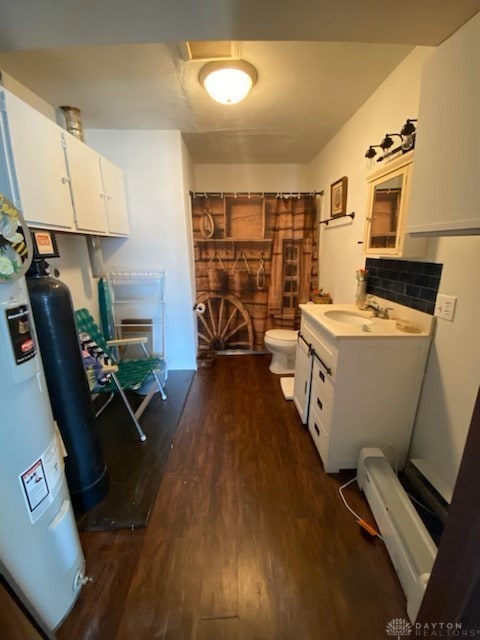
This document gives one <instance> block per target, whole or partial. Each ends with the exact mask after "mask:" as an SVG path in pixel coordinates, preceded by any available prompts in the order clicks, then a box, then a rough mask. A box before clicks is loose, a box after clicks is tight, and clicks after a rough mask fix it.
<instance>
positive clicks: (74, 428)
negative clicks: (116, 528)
mask: <svg viewBox="0 0 480 640" xmlns="http://www.w3.org/2000/svg"><path fill="white" fill-rule="evenodd" d="M27 285H28V292H29V295H30V301H31V305H32V312H33V317H34V320H35V327H36V331H37V336H38V345H39V350H40V354H41V357H42V361H43V368H44V370H45V377H46V380H47V386H48V392H49V395H50V402H51V405H52V411H53V416H54V418H55V420H56V422H57V424H58V427H59V429H60V433H61V434H62V438H63V440H64V443H65V447H66V449H67V453H68V456H67V458H66V463H65V474H66V477H67V483H68V487H69V490H70V495H71V498H72V504H73V506H74V508H75V509H76V511H87V510H88V509H90V508H92V507H93V506H94V505H95V504H97V503H98V502H99V501H100V500H101V499H102V498H103V497H104V496H105V495H106V493H107V490H108V474H107V468H106V465H105V461H104V458H103V453H102V450H101V446H100V440H99V436H98V431H97V427H96V422H95V413H94V410H93V405H92V400H91V395H90V389H89V387H88V382H87V378H86V375H85V371H84V367H83V361H82V355H81V351H80V344H79V341H78V335H77V330H76V327H75V319H74V312H73V305H72V299H71V295H70V290H69V288H68V287H67V285H65V284H64V283H63V282H61V281H60V280H58V279H57V278H54V277H52V276H51V275H49V273H48V264H47V263H46V262H45V261H44V260H34V262H33V263H32V266H31V267H30V270H29V272H28V274H27Z"/></svg>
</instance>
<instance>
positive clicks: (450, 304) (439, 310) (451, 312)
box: [435, 293, 457, 322]
mask: <svg viewBox="0 0 480 640" xmlns="http://www.w3.org/2000/svg"><path fill="white" fill-rule="evenodd" d="M456 304H457V298H456V296H447V295H445V294H444V293H439V294H438V295H437V300H436V302H435V316H436V317H437V318H443V320H449V321H450V322H453V318H454V317H455V307H456Z"/></svg>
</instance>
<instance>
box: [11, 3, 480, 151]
mask: <svg viewBox="0 0 480 640" xmlns="http://www.w3.org/2000/svg"><path fill="white" fill-rule="evenodd" d="M439 7H441V10H439ZM478 10H480V0H456V2H455V3H452V2H451V1H450V0H445V1H442V0H403V1H402V2H401V3H397V2H390V3H387V2H385V1H384V2H382V3H379V2H378V0H330V1H328V2H327V1H325V0H324V1H323V2H322V1H321V0H318V1H317V2H311V0H296V2H292V1H287V0H284V1H283V2H282V3H279V2H278V0H263V2H258V0H203V1H202V2H198V0H136V1H134V0H131V2H129V1H128V0H124V1H123V2H118V0H102V1H101V2H98V1H94V0H85V1H84V2H81V3H79V2H78V0H76V1H75V2H73V1H71V0H35V1H33V0H2V20H1V22H0V68H2V69H4V70H5V71H6V72H7V73H9V74H10V75H12V76H13V77H14V78H16V79H17V80H18V81H19V82H21V83H23V84H24V85H26V86H27V87H29V88H30V89H31V90H32V91H34V92H35V93H37V94H38V95H40V96H41V97H42V98H43V99H45V100H46V101H47V102H49V103H50V104H52V105H54V106H58V105H61V104H69V105H72V106H77V107H79V108H80V109H81V111H82V117H83V123H84V127H85V128H87V129H88V128H107V129H109V128H110V129H112V128H114V129H117V128H118V129H178V130H180V131H182V133H183V134H184V138H185V141H186V144H187V146H188V148H189V150H190V153H191V155H192V159H193V160H194V162H196V163H205V162H207V163H242V162H249V163H258V162H266V163H275V162H282V163H285V162H286V163H305V162H309V161H310V160H311V159H312V158H313V157H314V155H315V154H316V153H318V151H319V150H320V149H321V148H322V147H323V146H324V145H325V144H326V143H327V142H328V140H329V139H330V138H331V137H332V136H333V135H334V134H335V132H336V131H338V129H339V128H340V127H341V126H342V125H343V124H344V122H345V121H346V120H348V118H349V117H350V116H351V115H352V114H353V113H354V112H355V111H356V110H357V109H358V108H359V107H360V106H361V105H362V104H363V102H365V100H366V99H367V98H368V96H369V95H370V94H371V93H372V92H373V91H374V90H375V89H376V87H378V86H379V85H380V84H381V83H382V82H383V80H384V79H385V78H386V77H387V75H388V74H389V73H390V72H391V71H392V70H393V68H394V67H395V66H397V65H398V64H399V62H400V61H401V60H402V59H403V58H404V57H405V56H406V55H407V54H408V53H409V51H411V49H412V47H413V46H414V45H437V44H439V43H440V42H442V41H443V40H444V39H445V38H447V37H448V36H449V35H450V34H451V33H453V32H454V31H455V30H456V29H457V28H458V27H459V26H461V25H462V24H463V23H464V22H466V21H467V20H468V19H469V18H470V17H471V16H472V15H474V14H475V13H476V12H477V11H478ZM186 39H191V40H205V39H206V40H220V39H227V40H241V41H242V44H241V50H242V57H243V58H244V59H245V60H248V61H249V62H251V63H252V64H253V65H254V66H255V67H256V68H257V71H258V82H257V84H256V85H255V87H254V88H253V90H252V92H251V94H250V95H249V96H248V98H247V99H246V100H245V101H244V102H242V103H240V104H237V105H228V106H223V105H218V104H216V103H214V102H213V101H212V100H211V99H210V98H209V97H208V96H207V95H206V93H205V92H204V90H203V89H202V87H201V86H200V84H199V82H198V72H199V70H200V68H201V66H202V64H203V63H202V62H200V61H186V60H185V59H184V58H183V57H182V55H181V47H180V43H182V42H183V41H185V40H186Z"/></svg>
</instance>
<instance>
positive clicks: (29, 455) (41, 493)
mask: <svg viewBox="0 0 480 640" xmlns="http://www.w3.org/2000/svg"><path fill="white" fill-rule="evenodd" d="M29 249H30V250H29ZM19 253H21V255H22V257H20V255H19ZM30 261H31V241H30V236H29V231H28V229H27V227H26V225H25V223H24V221H23V218H22V217H21V215H20V214H19V212H18V210H17V209H16V208H15V207H13V205H12V203H11V202H9V201H8V200H7V199H6V198H5V197H4V196H3V195H2V194H0V560H1V562H2V564H3V565H4V566H5V567H6V569H7V571H8V573H9V574H10V575H11V576H12V578H13V580H14V581H15V584H16V586H17V587H18V588H19V589H20V590H21V592H22V595H23V596H24V598H25V599H26V600H27V601H28V602H29V603H30V604H31V605H32V609H33V610H35V611H36V613H37V614H38V615H39V616H40V617H41V618H42V621H43V622H44V623H45V625H46V626H47V627H48V628H50V629H52V630H53V629H54V628H55V627H57V626H58V625H59V624H60V622H61V621H62V620H63V618H64V617H65V616H66V615H67V613H68V612H69V610H70V608H71V607H72V606H73V604H74V602H75V600H76V598H77V596H78V594H79V591H80V589H81V586H82V584H83V582H84V571H85V561H84V557H83V553H82V549H81V546H80V541H79V538H78V533H77V528H76V524H75V519H74V516H73V511H72V506H71V502H70V497H69V493H68V489H67V484H66V480H65V474H64V463H63V455H62V452H61V450H60V445H59V441H58V438H57V436H56V431H55V425H54V421H53V416H52V411H51V408H50V401H49V396H48V391H47V386H46V382H45V377H44V373H43V369H42V364H41V359H40V355H39V352H38V348H37V344H36V338H35V328H34V325H33V320H32V314H31V311H30V304H29V299H28V293H27V285H26V281H25V278H24V273H25V271H26V269H27V268H28V266H29V264H30Z"/></svg>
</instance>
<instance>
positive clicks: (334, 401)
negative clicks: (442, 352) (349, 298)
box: [294, 299, 433, 473]
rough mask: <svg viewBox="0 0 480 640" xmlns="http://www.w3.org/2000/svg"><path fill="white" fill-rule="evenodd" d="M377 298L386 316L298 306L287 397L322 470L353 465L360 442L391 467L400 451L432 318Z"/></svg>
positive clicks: (397, 463)
mask: <svg viewBox="0 0 480 640" xmlns="http://www.w3.org/2000/svg"><path fill="white" fill-rule="evenodd" d="M377 300H379V301H380V303H381V304H382V305H383V304H385V306H387V305H388V306H390V307H394V309H393V310H392V311H391V317H392V318H393V319H380V318H372V317H371V316H372V314H371V312H368V311H359V310H358V309H357V307H355V306H354V305H315V304H304V305H300V309H301V311H302V320H301V327H300V332H299V336H298V342H297V353H296V365H295V385H294V403H295V406H296V408H297V410H298V413H299V415H300V418H301V419H302V422H303V423H304V424H307V425H308V430H309V432H310V434H311V436H312V438H313V441H314V443H315V446H316V447H317V449H318V452H319V454H320V457H321V459H322V462H323V464H324V467H325V471H327V472H328V473H335V472H338V471H339V470H340V469H347V468H348V469H353V468H356V467H357V463H358V456H359V453H360V450H361V449H362V448H364V447H379V448H381V449H383V450H384V452H385V455H386V456H387V457H388V458H389V459H390V461H391V462H392V464H393V465H394V466H398V467H399V468H401V467H402V465H403V464H404V462H405V459H406V456H407V452H408V447H409V443H410V436H411V432H412V428H413V423H414V419H415V412H416V408H417V403H418V398H419V395H420V389H421V384H422V380H423V375H424V370H425V366H426V361H427V356H428V350H429V346H430V340H431V331H432V324H433V318H432V316H430V315H428V314H425V313H421V312H418V311H414V310H412V309H409V308H407V307H403V306H402V305H395V304H394V303H392V302H390V301H387V300H385V301H382V300H381V299H377ZM399 327H400V328H399ZM405 329H407V330H408V331H417V332H416V333H411V332H406V331H405Z"/></svg>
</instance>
